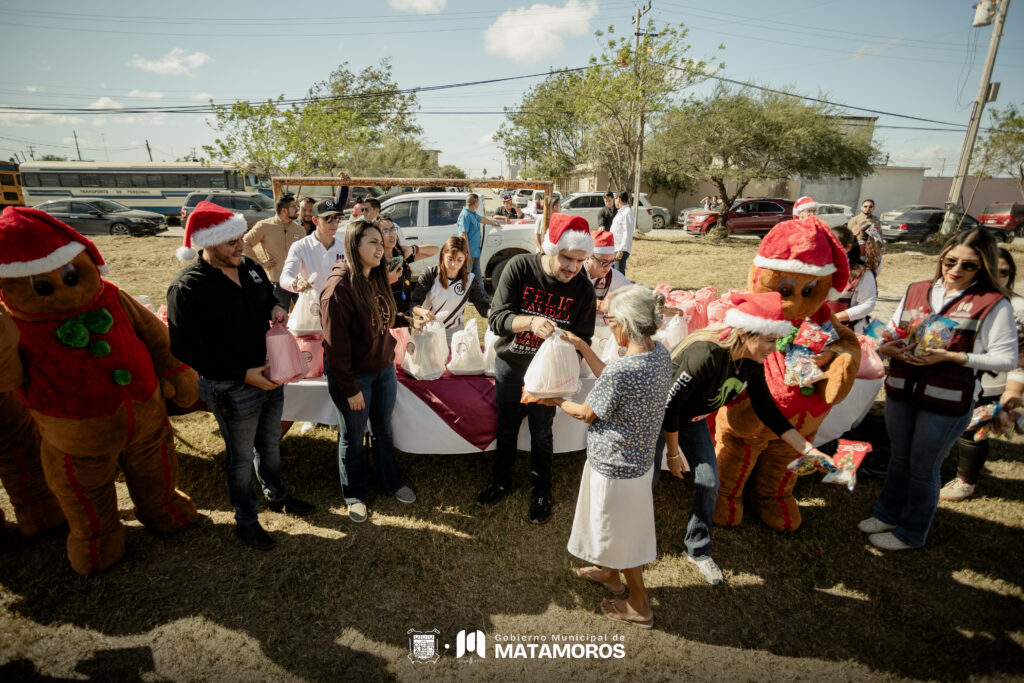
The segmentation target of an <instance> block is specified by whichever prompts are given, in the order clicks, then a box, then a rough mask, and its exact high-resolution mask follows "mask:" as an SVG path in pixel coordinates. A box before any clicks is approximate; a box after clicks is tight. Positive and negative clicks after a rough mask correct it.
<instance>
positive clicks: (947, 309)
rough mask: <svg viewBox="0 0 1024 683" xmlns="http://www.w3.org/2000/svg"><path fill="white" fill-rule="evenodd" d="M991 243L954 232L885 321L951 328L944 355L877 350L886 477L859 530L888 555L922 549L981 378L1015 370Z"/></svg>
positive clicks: (1006, 305) (898, 344)
mask: <svg viewBox="0 0 1024 683" xmlns="http://www.w3.org/2000/svg"><path fill="white" fill-rule="evenodd" d="M998 260H999V258H998V252H997V248H996V242H995V239H994V238H993V237H992V236H991V235H990V234H989V233H987V232H985V231H983V230H970V231H964V232H958V233H957V234H956V235H954V236H953V237H951V238H950V239H949V241H947V242H946V244H945V245H944V246H943V248H942V253H941V254H939V263H938V266H937V268H936V271H935V277H934V278H933V279H932V280H924V281H921V282H915V283H913V284H911V285H910V287H908V288H907V293H906V294H905V295H904V296H903V300H902V301H900V304H899V306H897V307H896V312H895V313H894V314H893V317H892V321H891V324H892V325H893V326H894V327H900V328H902V329H904V330H905V329H907V328H908V327H909V325H910V324H911V322H912V321H913V320H915V319H916V318H917V317H918V316H920V315H929V314H932V313H937V314H939V315H942V316H944V317H946V318H948V319H949V320H951V321H952V322H953V323H954V324H955V327H954V328H953V330H952V332H953V336H952V338H951V339H950V340H949V343H948V344H947V345H946V348H938V349H917V348H915V345H910V346H907V345H906V344H904V343H903V342H902V341H894V342H889V343H886V344H882V345H881V346H880V347H879V348H878V350H879V352H880V353H881V354H883V355H886V356H889V357H890V362H889V373H888V376H887V377H886V379H885V393H886V401H885V423H886V428H887V431H888V432H889V440H890V442H891V455H890V457H889V470H888V473H887V475H886V478H885V485H884V487H883V488H882V495H881V496H879V498H878V502H877V503H875V510H874V514H873V516H871V517H869V518H867V519H865V520H864V521H862V522H861V523H860V524H859V525H858V528H859V529H860V530H861V531H863V532H864V533H867V534H871V535H870V536H869V537H868V540H869V541H870V542H871V543H872V545H875V546H877V547H879V548H883V549H885V550H905V549H907V548H919V547H921V546H923V545H924V542H925V539H926V538H927V537H928V529H929V528H930V527H931V523H932V518H933V517H934V516H935V509H936V507H937V506H938V503H939V485H940V483H941V480H940V478H939V470H940V468H941V466H942V461H943V460H944V459H945V458H946V455H947V454H948V453H949V449H950V447H952V445H953V442H954V441H956V439H957V437H958V436H960V434H962V433H963V431H964V429H965V428H966V427H967V424H968V422H969V421H970V418H971V411H972V409H973V407H974V399H975V397H976V395H977V393H978V389H979V379H978V378H979V375H980V373H982V372H985V371H990V372H1003V371H1006V370H1010V369H1011V368H1013V367H1014V366H1015V365H1016V364H1017V329H1016V326H1015V324H1014V319H1013V308H1012V306H1011V305H1010V301H1009V298H1008V296H1009V292H1008V291H1007V289H1006V287H1004V286H1003V285H1002V283H1001V282H1000V280H999V277H998V265H997V264H998Z"/></svg>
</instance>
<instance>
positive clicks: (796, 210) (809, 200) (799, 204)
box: [793, 197, 818, 218]
mask: <svg viewBox="0 0 1024 683" xmlns="http://www.w3.org/2000/svg"><path fill="white" fill-rule="evenodd" d="M817 208H818V202H816V201H814V197H801V198H800V199H798V200H796V203H795V204H793V218H796V217H798V216H799V215H800V212H801V211H806V210H807V209H817Z"/></svg>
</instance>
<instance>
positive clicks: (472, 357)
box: [448, 320, 484, 375]
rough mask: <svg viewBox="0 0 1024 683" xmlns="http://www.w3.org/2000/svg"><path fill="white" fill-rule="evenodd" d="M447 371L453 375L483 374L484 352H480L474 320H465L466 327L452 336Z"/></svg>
mask: <svg viewBox="0 0 1024 683" xmlns="http://www.w3.org/2000/svg"><path fill="white" fill-rule="evenodd" d="M448 370H449V372H451V373H452V374H453V375H482V374H484V352H483V351H481V350H480V337H479V335H478V334H477V327H476V320H467V321H466V327H465V328H464V329H461V330H459V331H458V332H456V333H455V334H454V335H452V359H451V360H450V361H448Z"/></svg>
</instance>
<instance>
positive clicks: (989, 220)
mask: <svg viewBox="0 0 1024 683" xmlns="http://www.w3.org/2000/svg"><path fill="white" fill-rule="evenodd" d="M978 222H980V223H981V225H982V227H984V228H985V229H986V230H989V231H990V232H992V233H994V234H996V236H997V237H999V238H1000V239H1002V241H1003V242H1010V241H1012V240H1013V238H1014V237H1024V204H1020V203H1016V202H996V203H995V204H989V205H988V206H986V207H985V210H984V211H982V212H981V213H980V214H978Z"/></svg>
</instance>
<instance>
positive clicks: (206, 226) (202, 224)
mask: <svg viewBox="0 0 1024 683" xmlns="http://www.w3.org/2000/svg"><path fill="white" fill-rule="evenodd" d="M248 229H249V226H248V225H246V223H245V217H244V216H242V214H240V213H232V212H231V211H229V210H228V209H225V208H224V207H223V206H217V205H216V204H214V203H212V202H199V203H198V204H196V208H195V210H194V211H192V213H191V214H189V217H188V222H187V223H185V242H184V245H183V246H180V247H178V249H177V251H176V252H175V254H176V255H177V257H178V259H180V260H182V261H191V260H192V259H194V258H195V257H196V250H195V248H198V249H205V248H206V247H215V246H217V245H218V244H223V243H225V242H230V241H231V240H233V239H235V238H236V237H241V236H242V235H244V234H245V233H246V231H247V230H248ZM193 247H195V248H193Z"/></svg>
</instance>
